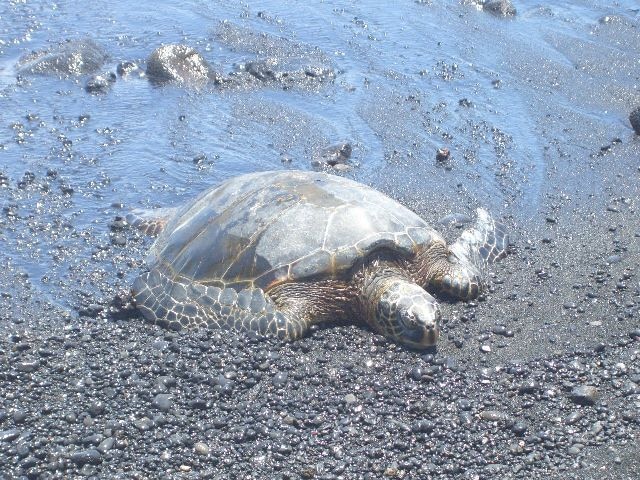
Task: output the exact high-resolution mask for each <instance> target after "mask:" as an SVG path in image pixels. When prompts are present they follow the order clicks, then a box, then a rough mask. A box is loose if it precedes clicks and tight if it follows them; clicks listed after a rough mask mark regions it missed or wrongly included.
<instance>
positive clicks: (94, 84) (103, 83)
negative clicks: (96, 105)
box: [84, 72, 116, 94]
mask: <svg viewBox="0 0 640 480" xmlns="http://www.w3.org/2000/svg"><path fill="white" fill-rule="evenodd" d="M115 81H116V74H115V73H113V72H109V73H103V74H100V75H92V76H91V78H89V80H87V83H86V85H85V86H84V89H85V90H86V91H87V92H88V93H96V94H97V93H107V92H108V91H109V89H110V88H111V85H113V83H114V82H115Z"/></svg>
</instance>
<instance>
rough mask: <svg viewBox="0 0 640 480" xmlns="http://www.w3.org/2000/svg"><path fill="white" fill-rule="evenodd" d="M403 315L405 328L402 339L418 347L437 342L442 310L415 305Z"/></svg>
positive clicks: (429, 345) (428, 345)
mask: <svg viewBox="0 0 640 480" xmlns="http://www.w3.org/2000/svg"><path fill="white" fill-rule="evenodd" d="M400 315H401V324H402V325H403V327H404V329H403V332H402V341H403V343H404V344H406V345H408V346H411V347H413V348H416V349H421V350H422V349H425V348H428V347H431V346H433V345H435V344H436V342H437V341H438V337H439V336H440V317H441V314H440V310H439V309H436V310H435V311H434V310H432V309H431V308H427V309H423V308H420V306H418V305H414V306H413V307H412V308H411V309H410V311H409V312H408V314H407V313H405V314H402V313H401V314H400Z"/></svg>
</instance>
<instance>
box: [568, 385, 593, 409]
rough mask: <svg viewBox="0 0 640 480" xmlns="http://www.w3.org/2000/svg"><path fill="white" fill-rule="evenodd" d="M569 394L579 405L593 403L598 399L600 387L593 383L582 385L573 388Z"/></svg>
mask: <svg viewBox="0 0 640 480" xmlns="http://www.w3.org/2000/svg"><path fill="white" fill-rule="evenodd" d="M569 396H570V397H571V400H573V401H574V402H575V403H577V404H579V405H593V404H594V403H596V401H597V400H598V389H597V388H596V387H594V386H592V385H580V386H578V387H575V388H573V390H571V393H570V394H569Z"/></svg>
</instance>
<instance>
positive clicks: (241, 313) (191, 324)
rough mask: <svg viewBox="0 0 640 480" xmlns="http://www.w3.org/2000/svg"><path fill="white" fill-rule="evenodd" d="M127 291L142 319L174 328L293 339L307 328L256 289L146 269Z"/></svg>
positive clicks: (299, 320)
mask: <svg viewBox="0 0 640 480" xmlns="http://www.w3.org/2000/svg"><path fill="white" fill-rule="evenodd" d="M132 293H133V298H134V300H135V304H136V306H137V307H138V309H139V310H140V312H141V313H142V315H143V316H144V317H145V319H146V320H147V321H149V322H151V323H154V324H157V325H160V326H162V327H165V328H170V329H174V330H181V329H183V328H184V329H198V328H211V329H216V328H221V329H228V330H235V331H238V332H248V331H253V332H256V333H258V334H262V335H273V336H277V337H278V338H281V339H285V340H294V339H297V338H300V337H301V336H302V335H304V333H305V332H306V331H307V329H308V324H307V323H305V322H303V321H302V320H301V319H298V318H294V317H293V316H291V315H287V314H286V313H284V312H283V311H281V310H279V309H278V308H277V307H276V305H275V304H274V302H273V301H272V300H271V299H270V298H269V296H268V295H266V294H265V293H264V291H263V290H262V289H260V288H246V289H244V290H240V291H239V292H238V291H236V290H234V289H233V288H218V287H212V286H205V285H201V284H198V283H196V282H190V281H184V282H182V281H174V280H171V279H170V278H168V277H167V276H165V275H164V274H163V273H162V272H160V271H158V270H151V271H150V272H147V273H144V274H142V275H141V276H140V277H138V278H137V279H136V281H135V282H134V284H133V287H132Z"/></svg>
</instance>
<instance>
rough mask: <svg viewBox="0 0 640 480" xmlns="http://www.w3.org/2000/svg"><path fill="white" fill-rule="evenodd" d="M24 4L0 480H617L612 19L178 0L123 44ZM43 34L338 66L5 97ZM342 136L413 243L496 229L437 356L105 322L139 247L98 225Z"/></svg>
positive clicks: (2, 149)
mask: <svg viewBox="0 0 640 480" xmlns="http://www.w3.org/2000/svg"><path fill="white" fill-rule="evenodd" d="M35 3H38V2H35ZM41 3H42V5H41V6H44V7H43V8H42V9H38V8H34V7H31V6H30V5H29V4H19V3H16V4H14V3H13V2H12V3H11V5H9V6H2V7H0V14H2V15H3V16H4V17H6V18H9V19H12V20H14V22H13V23H11V22H10V25H12V26H11V27H7V28H6V29H4V30H3V32H4V33H5V35H6V37H7V40H10V42H9V41H7V42H4V43H2V44H1V45H0V55H1V56H0V60H2V64H1V65H0V87H2V95H1V97H0V101H2V102H3V108H2V109H1V110H2V111H1V112H0V128H1V129H2V130H1V132H0V172H2V174H1V175H0V205H1V207H2V210H1V211H0V241H1V242H2V246H3V248H2V249H0V250H1V251H0V332H1V333H2V334H1V335H0V478H2V479H4V478H6V479H13V478H36V479H37V478H43V479H44V478H77V477H88V478H123V479H124V478H140V479H142V478H220V479H226V478H237V479H251V478H254V479H270V478H291V479H297V478H305V479H312V478H313V479H330V478H344V479H359V478H363V479H364V478H372V479H373V478H463V479H483V478H527V479H546V478H557V479H572V478H576V479H581V480H583V479H587V480H588V479H594V480H595V479H603V478H604V479H636V478H638V477H640V464H639V460H638V459H639V458H640V446H639V443H638V437H639V436H640V321H639V319H640V277H638V275H639V273H638V271H639V268H638V266H639V265H640V215H639V213H640V212H639V209H640V204H639V202H640V163H639V161H638V159H639V158H640V136H638V135H636V134H635V133H634V131H633V129H632V128H631V125H630V124H629V122H628V116H629V113H630V112H631V111H632V110H633V109H634V108H636V107H637V106H638V105H640V94H639V93H638V87H637V85H638V81H639V77H638V75H639V73H638V67H637V58H638V53H640V52H639V47H638V45H640V33H639V31H640V30H639V29H640V23H639V17H638V11H637V10H636V9H634V8H637V7H633V4H632V3H629V4H627V3H626V2H621V4H620V5H619V6H617V7H615V8H611V7H608V6H607V5H605V4H602V5H600V4H599V3H598V2H592V4H590V5H591V6H590V7H589V8H588V9H587V8H586V7H583V6H582V2H580V5H578V6H573V5H571V4H566V5H564V6H563V7H540V6H537V5H533V4H529V3H527V2H514V6H515V7H516V9H517V14H516V15H515V16H514V17H509V18H500V17H496V16H494V15H489V14H488V13H487V12H483V11H481V10H478V9H477V8H475V7H474V6H473V5H462V4H460V3H459V2H447V3H446V5H444V6H440V5H431V4H430V3H429V2H409V3H407V4H403V5H399V6H398V7H397V10H392V11H386V10H385V9H384V8H383V6H382V5H378V7H377V8H374V7H369V8H365V7H354V6H352V5H345V6H339V7H334V6H324V7H322V8H320V7H318V8H317V9H315V8H306V7H301V6H300V7H296V8H293V7H291V6H283V5H280V4H279V2H276V3H275V4H268V5H267V6H265V8H264V9H262V10H258V9H257V8H256V9H238V10H235V7H226V6H224V5H216V9H219V11H218V10H216V9H214V8H213V7H211V9H210V10H207V9H206V8H204V7H203V6H202V5H191V4H190V3H189V2H187V4H186V5H187V7H185V10H180V9H176V10H175V11H173V10H172V11H170V12H169V11H168V12H160V13H157V14H156V15H155V16H153V15H151V14H149V15H150V16H149V17H144V19H143V20H144V21H143V20H138V21H137V23H136V21H135V19H133V20H132V19H130V17H131V16H130V15H129V14H128V13H127V12H125V11H124V10H123V11H119V10H118V9H117V8H115V7H114V8H115V9H114V10H108V11H105V13H100V14H98V13H96V12H85V11H81V12H75V11H73V9H72V7H71V6H70V5H67V4H65V3H64V2H63V4H62V5H60V6H59V9H51V5H50V4H47V3H46V2H41ZM144 3H145V2H142V4H144ZM434 3H436V2H434ZM385 5H386V4H385ZM147 6H148V5H147ZM45 7H46V8H45ZM267 7H268V8H267ZM285 7H286V8H285ZM30 8H34V9H33V10H29V9H30ZM123 8H124V7H123ZM140 8H142V7H140ZM358 8H361V10H359V9H358ZM166 18H171V21H170V22H167V20H166ZM202 18H206V19H207V21H206V22H203V21H202ZM114 19H115V20H114ZM225 19H229V20H231V22H232V24H234V23H237V24H238V25H241V26H242V28H237V29H235V27H233V25H232V26H229V25H225V26H223V27H216V25H217V23H216V22H217V21H219V20H225ZM111 20H113V21H111ZM92 22H95V23H92ZM128 22H130V23H128ZM190 22H191V23H190ZM203 23H206V26H203V25H202V24H203ZM174 24H177V25H178V26H177V27H175V26H174ZM69 25H79V26H77V27H74V28H75V29H71V31H72V32H74V33H73V35H71V33H70V34H69V35H70V36H73V37H74V38H76V37H78V36H81V34H85V35H86V34H87V32H97V33H95V35H94V37H95V40H96V41H97V42H99V43H100V44H101V45H103V46H104V47H105V48H106V50H107V51H109V52H110V53H111V55H112V58H111V59H112V60H113V64H109V65H107V67H106V69H105V71H111V70H113V71H115V68H116V67H115V65H116V63H118V62H120V61H125V60H136V61H138V62H144V58H146V56H147V55H148V54H149V53H150V52H151V51H153V50H154V49H155V48H156V47H157V46H158V45H159V44H160V43H172V42H173V43H176V42H182V41H185V42H186V43H187V44H189V45H193V46H195V47H197V49H198V50H199V51H201V52H205V54H204V56H205V57H206V58H207V60H209V61H212V63H216V65H222V66H223V67H222V70H223V71H225V72H226V73H230V72H231V70H233V67H232V65H233V64H234V63H242V62H243V61H246V60H247V59H249V60H251V59H253V58H254V57H255V56H256V55H257V56H259V55H260V54H261V53H259V52H265V51H266V52H270V54H272V55H274V56H275V57H278V58H286V59H287V60H289V61H290V60H291V59H292V58H294V57H295V59H296V61H298V60H299V58H300V56H302V57H304V58H305V61H306V59H307V58H316V59H317V58H322V61H323V62H325V61H326V58H327V57H329V58H331V62H333V63H334V64H335V70H336V72H338V73H337V75H336V78H335V81H334V82H333V83H330V84H329V85H327V84H323V85H321V86H311V87H310V86H309V84H308V83H305V84H304V85H302V86H300V88H298V89H297V90H296V88H292V89H287V90H282V89H281V88H280V87H279V86H275V87H274V86H273V85H271V86H266V87H265V88H264V89H261V88H260V87H257V86H256V85H255V84H252V85H251V87H250V88H249V87H248V88H247V89H246V91H243V90H242V91H231V92H229V91H225V92H222V93H220V92H218V91H216V90H215V89H214V90H212V91H206V92H201V91H199V92H193V91H186V90H184V89H181V88H179V87H171V86H169V87H165V88H156V87H153V86H150V85H149V84H148V82H147V81H146V80H145V79H144V78H138V77H136V78H135V79H129V80H123V79H121V78H118V80H117V81H116V82H115V84H114V85H113V86H112V87H111V90H110V91H108V92H107V93H105V94H104V95H100V96H96V95H90V94H88V93H87V92H85V90H84V85H85V83H84V81H85V80H86V79H85V78H84V77H81V78H79V79H50V78H44V77H35V78H34V77H27V78H19V79H16V78H15V76H14V75H13V74H12V73H11V72H12V70H11V68H10V65H13V63H15V62H14V60H15V59H17V57H18V56H19V55H21V54H25V53H28V52H29V51H31V50H36V49H38V48H41V47H42V46H43V45H45V44H46V43H47V42H48V41H51V42H55V41H60V40H62V39H61V38H59V37H57V36H56V35H55V34H54V33H52V32H53V31H58V30H65V29H70V27H69ZM134 26H137V27H138V28H137V29H136V28H134ZM63 27H64V28H63ZM243 28H246V29H245V30H243ZM25 29H26V30H25ZM26 31H28V32H29V34H28V35H27V33H25V32H26ZM123 31H124V32H125V33H124V34H123V33H122V32H123ZM184 31H187V32H189V33H186V34H185V33H184ZM265 31H266V32H270V34H271V35H273V36H272V37H269V36H264V35H262V34H261V32H265ZM159 32H162V33H159ZM212 32H213V33H212ZM417 34H420V35H417ZM185 38H186V40H185ZM438 41H440V42H441V45H439V46H438V45H437V42H438ZM261 42H262V43H261ZM297 42H299V43H297ZM309 45H310V46H309ZM315 45H317V46H318V47H319V48H320V50H318V49H317V48H314V46H315ZM321 50H322V51H324V52H325V54H327V55H325V54H323V53H322V51H321ZM309 52H311V53H309ZM216 55H218V56H219V58H218V57H216ZM218 60H219V61H218ZM331 62H329V63H331ZM634 62H635V63H634ZM283 63H286V62H283ZM293 63H295V62H293ZM298 63H299V62H298ZM294 87H295V86H294ZM341 142H349V143H350V144H352V145H353V153H352V156H351V158H350V159H349V165H350V166H351V168H352V169H351V170H350V171H348V172H347V173H346V174H347V175H350V176H352V177H353V178H356V179H358V180H361V181H365V182H367V183H370V184H372V185H374V186H376V187H378V188H380V189H382V190H383V191H385V192H387V193H389V194H390V195H391V196H393V197H394V198H397V199H399V200H400V201H402V202H403V203H405V204H407V205H408V206H410V207H411V208H413V209H414V210H415V211H417V212H418V213H420V214H421V215H423V216H424V217H425V218H426V219H428V220H429V221H432V222H434V223H435V221H436V220H437V219H438V218H440V217H442V216H444V215H445V214H447V213H450V212H465V213H471V212H473V210H474V209H475V207H476V206H478V205H481V206H486V207H488V208H490V209H491V210H492V211H493V212H494V213H495V214H496V215H497V216H501V217H502V218H503V220H504V221H505V223H506V224H507V225H508V227H509V229H510V231H511V232H512V233H513V246H512V251H511V254H510V255H509V256H508V257H507V258H506V259H505V260H503V261H502V262H501V263H499V264H498V265H496V267H495V268H494V270H493V273H492V276H491V278H490V281H489V290H488V292H487V293H486V294H485V295H484V296H483V297H482V298H481V299H479V300H478V301H476V302H471V303H468V304H465V303H446V302H443V304H442V309H443V316H444V317H445V319H446V323H445V325H444V328H443V335H442V339H441V342H440V343H439V345H438V347H437V349H434V350H433V351H427V352H415V351H411V350H407V349H405V348H403V347H400V346H398V345H396V344H393V343H389V342H388V341H387V340H385V339H384V338H382V337H379V336H376V335H374V334H373V333H372V332H370V331H369V330H367V329H366V328H361V327H357V326H351V325H330V326H326V327H323V328H318V329H316V330H315V331H314V332H313V333H312V334H311V335H310V336H309V337H308V338H305V339H303V340H302V341H299V342H295V343H282V342H279V341H276V340H273V339H260V338H254V337H251V336H246V335H236V334H234V333H230V332H196V333H193V332H191V333H188V332H186V333H174V332H168V331H165V330H162V329H160V328H158V327H155V326H150V325H147V324H145V323H143V322H142V321H141V319H140V318H139V317H138V316H137V315H136V314H135V312H131V311H128V310H126V309H123V308H120V307H119V303H118V299H120V298H124V297H123V292H126V289H127V287H128V285H130V283H131V280H132V278H134V276H135V275H136V273H138V272H140V270H141V269H142V268H144V265H143V260H144V256H145V252H146V251H147V250H148V247H149V245H150V240H149V239H145V238H143V237H141V236H140V235H139V234H138V233H137V232H135V231H133V230H131V229H130V228H128V227H127V226H126V225H123V224H122V222H118V221H115V222H114V218H115V217H116V216H117V215H123V214H124V213H125V212H126V209H127V208H130V207H132V206H138V205H146V206H149V205H156V204H158V205H167V204H171V203H176V202H179V201H181V199H184V198H189V197H191V196H193V195H195V194H196V193H197V192H198V191H199V190H200V189H201V188H203V187H205V186H207V185H211V184H214V183H217V182H219V181H221V180H222V179H224V178H228V177H229V176H231V175H234V174H236V173H243V172H246V171H252V170H258V169H260V170H264V169H269V168H307V169H308V168H312V167H311V161H312V159H313V158H315V157H317V155H318V154H319V153H320V152H322V151H324V149H325V148H327V147H328V146H330V145H333V144H339V143H341ZM444 146H446V147H447V148H449V149H450V151H451V153H452V155H451V158H450V159H448V160H447V161H446V162H444V163H442V162H438V161H436V159H435V155H436V150H437V148H440V147H444ZM282 160H287V162H285V163H283V162H282ZM121 204H122V205H121ZM458 233H459V231H458V230H456V229H455V228H452V229H451V230H448V231H445V234H446V235H447V237H448V238H454V237H455V236H456V235H457V234H458ZM114 299H116V300H115V302H114Z"/></svg>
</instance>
